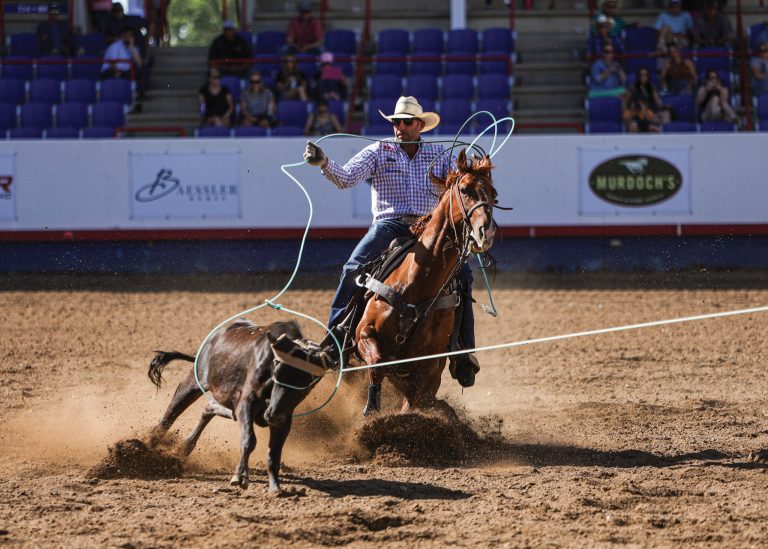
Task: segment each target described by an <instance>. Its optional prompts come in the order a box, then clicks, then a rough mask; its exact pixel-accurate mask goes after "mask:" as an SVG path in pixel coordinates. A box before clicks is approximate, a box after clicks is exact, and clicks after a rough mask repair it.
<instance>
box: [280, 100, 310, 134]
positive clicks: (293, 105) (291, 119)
mask: <svg viewBox="0 0 768 549" xmlns="http://www.w3.org/2000/svg"><path fill="white" fill-rule="evenodd" d="M277 119H278V120H279V121H280V123H281V124H282V125H284V126H296V127H299V128H302V130H303V128H304V124H306V122H307V104H306V103H305V102H304V101H294V100H286V101H279V102H278V103H277Z"/></svg>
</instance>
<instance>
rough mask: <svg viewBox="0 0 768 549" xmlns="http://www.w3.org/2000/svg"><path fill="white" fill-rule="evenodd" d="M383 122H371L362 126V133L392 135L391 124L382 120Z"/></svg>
mask: <svg viewBox="0 0 768 549" xmlns="http://www.w3.org/2000/svg"><path fill="white" fill-rule="evenodd" d="M382 122H384V124H378V123H377V124H371V125H369V126H365V127H364V128H363V135H385V136H387V137H391V136H392V125H391V124H388V123H386V121H384V120H382Z"/></svg>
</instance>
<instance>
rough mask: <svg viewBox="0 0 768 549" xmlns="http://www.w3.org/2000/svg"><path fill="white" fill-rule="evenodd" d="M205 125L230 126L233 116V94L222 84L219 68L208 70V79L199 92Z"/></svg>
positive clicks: (198, 96) (198, 97)
mask: <svg viewBox="0 0 768 549" xmlns="http://www.w3.org/2000/svg"><path fill="white" fill-rule="evenodd" d="M197 99H198V101H199V102H200V111H201V112H202V114H203V121H202V122H203V125H204V126H229V124H230V119H231V118H230V117H231V116H232V110H233V104H232V94H231V93H229V89H228V88H227V87H226V86H224V85H222V84H221V74H220V73H219V71H218V69H211V70H210V71H209V72H208V81H207V82H206V83H205V85H204V86H203V87H201V88H200V90H199V91H198V92H197Z"/></svg>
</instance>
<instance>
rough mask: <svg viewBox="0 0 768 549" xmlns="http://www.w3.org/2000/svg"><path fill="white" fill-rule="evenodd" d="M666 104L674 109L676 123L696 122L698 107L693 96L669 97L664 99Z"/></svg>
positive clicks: (673, 116)
mask: <svg viewBox="0 0 768 549" xmlns="http://www.w3.org/2000/svg"><path fill="white" fill-rule="evenodd" d="M664 104H665V105H668V106H670V107H672V112H673V115H672V118H673V120H674V121H675V122H691V123H692V122H695V121H696V106H695V102H694V99H693V96H692V95H685V94H683V95H669V96H667V97H665V98H664Z"/></svg>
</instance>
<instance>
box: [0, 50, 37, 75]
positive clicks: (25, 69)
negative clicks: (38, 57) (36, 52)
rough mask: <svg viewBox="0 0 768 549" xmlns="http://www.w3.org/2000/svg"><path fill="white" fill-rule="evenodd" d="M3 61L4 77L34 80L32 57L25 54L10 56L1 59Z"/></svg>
mask: <svg viewBox="0 0 768 549" xmlns="http://www.w3.org/2000/svg"><path fill="white" fill-rule="evenodd" d="M1 61H2V63H3V79H6V78H18V79H19V80H32V58H31V57H24V56H18V55H17V56H8V57H6V58H5V59H2V60H1Z"/></svg>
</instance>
